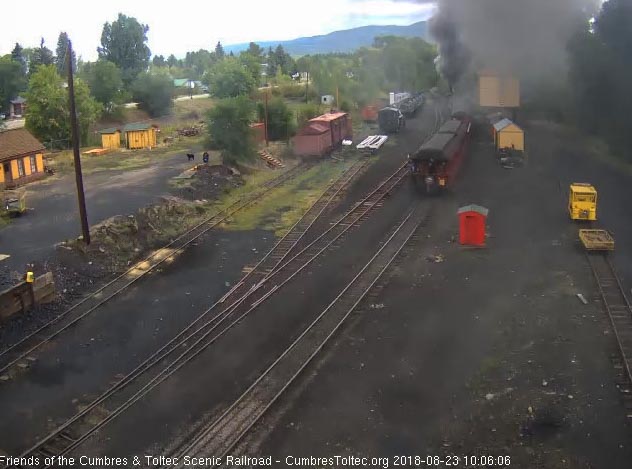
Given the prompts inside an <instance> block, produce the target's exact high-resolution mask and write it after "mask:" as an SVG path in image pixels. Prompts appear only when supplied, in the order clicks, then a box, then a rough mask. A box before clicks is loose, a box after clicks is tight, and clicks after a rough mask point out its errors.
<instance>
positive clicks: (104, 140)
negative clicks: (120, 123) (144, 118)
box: [99, 128, 121, 150]
mask: <svg viewBox="0 0 632 469" xmlns="http://www.w3.org/2000/svg"><path fill="white" fill-rule="evenodd" d="M99 133H100V134H101V146H102V147H103V149H105V150H116V149H118V148H121V131H120V130H119V129H116V128H112V129H103V130H100V131H99Z"/></svg>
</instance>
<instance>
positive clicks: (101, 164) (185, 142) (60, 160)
mask: <svg viewBox="0 0 632 469" xmlns="http://www.w3.org/2000/svg"><path fill="white" fill-rule="evenodd" d="M203 139H204V136H198V137H186V138H182V139H180V140H177V141H176V142H175V143H173V144H172V145H169V146H164V147H157V148H154V149H153V150H134V151H116V152H111V153H106V154H105V155H101V156H85V155H81V168H82V171H83V173H84V174H92V173H97V172H99V171H113V170H133V169H139V168H144V167H146V166H149V165H150V164H151V163H152V162H154V161H156V159H157V158H162V157H168V156H173V155H175V154H178V153H182V152H183V151H184V150H185V149H187V148H190V147H191V146H194V145H198V144H200V143H202V141H203ZM84 150H85V149H84ZM46 165H47V166H50V167H52V168H54V169H55V171H56V172H57V173H59V174H68V173H71V172H73V171H74V166H75V164H74V157H73V153H72V150H64V151H61V152H59V153H53V154H51V155H47V157H46Z"/></svg>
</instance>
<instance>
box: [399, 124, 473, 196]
mask: <svg viewBox="0 0 632 469" xmlns="http://www.w3.org/2000/svg"><path fill="white" fill-rule="evenodd" d="M470 136H471V121H470V118H469V117H468V116H467V115H466V114H463V113H457V114H454V115H453V116H452V119H450V120H449V121H447V122H445V123H444V124H443V125H442V126H441V127H440V128H439V131H438V132H437V133H436V134H434V135H433V136H432V137H430V139H428V141H426V142H425V143H424V144H423V145H421V146H420V147H419V149H418V150H417V151H416V152H415V153H414V154H412V155H409V158H410V162H411V172H412V174H413V177H414V178H415V180H416V181H417V182H418V183H420V184H423V187H424V188H425V191H426V192H428V193H432V192H436V191H440V190H445V189H447V188H449V187H451V186H452V185H453V183H454V179H455V177H456V175H457V173H458V171H459V168H460V167H461V163H462V162H463V159H464V158H465V155H466V154H467V151H468V149H469V142H470Z"/></svg>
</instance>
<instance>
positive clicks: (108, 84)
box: [82, 60, 123, 113]
mask: <svg viewBox="0 0 632 469" xmlns="http://www.w3.org/2000/svg"><path fill="white" fill-rule="evenodd" d="M82 76H83V77H84V79H85V81H86V82H87V83H88V87H89V88H90V92H91V93H92V96H93V97H94V99H96V100H97V101H98V102H99V103H101V104H102V105H103V108H104V109H105V111H106V112H108V113H111V112H112V111H113V109H114V105H115V104H120V103H121V102H122V98H123V92H122V91H123V79H122V77H121V71H120V70H119V68H118V67H117V66H116V65H115V64H114V63H112V62H109V61H107V60H97V61H96V62H93V63H90V64H86V65H85V67H84V70H83V71H82Z"/></svg>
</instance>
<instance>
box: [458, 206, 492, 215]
mask: <svg viewBox="0 0 632 469" xmlns="http://www.w3.org/2000/svg"><path fill="white" fill-rule="evenodd" d="M466 212H476V213H480V214H481V215H483V216H484V217H486V216H487V214H488V213H489V209H486V208H485V207H481V206H480V205H476V204H470V205H466V206H464V207H461V208H460V209H459V210H458V212H457V213H458V214H459V215H460V214H461V213H466Z"/></svg>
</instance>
